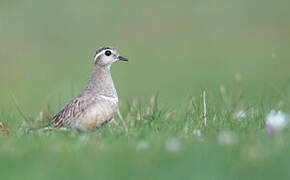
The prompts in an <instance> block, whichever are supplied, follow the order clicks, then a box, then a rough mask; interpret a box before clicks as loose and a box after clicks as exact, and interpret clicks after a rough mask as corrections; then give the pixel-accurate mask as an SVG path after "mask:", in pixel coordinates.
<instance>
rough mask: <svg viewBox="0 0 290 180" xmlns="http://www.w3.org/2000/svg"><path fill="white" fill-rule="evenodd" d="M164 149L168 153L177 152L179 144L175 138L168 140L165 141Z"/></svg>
mask: <svg viewBox="0 0 290 180" xmlns="http://www.w3.org/2000/svg"><path fill="white" fill-rule="evenodd" d="M166 149H167V150H168V151H170V152H178V151H179V150H180V143H179V141H178V140H177V139H176V138H170V139H168V140H167V141H166Z"/></svg>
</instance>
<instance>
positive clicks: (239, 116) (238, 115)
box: [234, 110, 246, 119]
mask: <svg viewBox="0 0 290 180" xmlns="http://www.w3.org/2000/svg"><path fill="white" fill-rule="evenodd" d="M234 117H235V118H236V119H242V118H245V117H246V112H245V111H243V110H240V111H237V112H235V114H234Z"/></svg>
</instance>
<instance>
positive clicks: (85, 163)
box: [0, 89, 290, 179]
mask: <svg viewBox="0 0 290 180" xmlns="http://www.w3.org/2000/svg"><path fill="white" fill-rule="evenodd" d="M237 90H238V89H237ZM204 92H205V91H204ZM204 92H203V93H201V95H200V96H198V97H196V98H194V97H192V98H191V99H189V101H188V102H187V103H184V104H183V105H181V106H179V107H175V108H173V107H169V106H168V105H165V104H164V103H162V102H160V100H158V96H152V97H151V98H150V100H149V101H147V102H138V101H137V100H133V101H128V102H127V103H124V102H122V104H121V111H120V113H119V115H116V118H115V122H112V123H109V124H107V125H106V126H104V127H103V128H101V129H99V130H97V131H95V132H88V133H81V134H80V133H78V132H74V131H68V132H64V131H59V130H52V131H37V130H36V131H27V128H29V127H30V126H31V125H35V124H41V123H42V122H46V121H47V119H46V118H45V115H43V112H41V114H40V116H38V117H35V118H31V119H30V120H29V123H26V124H25V125H24V126H23V127H22V128H21V129H20V130H19V129H18V128H19V126H20V124H14V125H13V124H10V123H9V122H10V121H12V119H8V122H7V124H8V125H10V126H11V129H14V130H13V131H12V132H11V134H10V136H5V135H2V137H1V139H0V152H1V153H0V159H1V163H0V169H1V177H5V179H51V178H54V179H80V178H97V179H177V178H181V179H273V178H278V179H287V178H288V177H289V175H290V174H289V172H288V168H287V167H288V166H289V162H290V161H289V156H288V153H289V150H290V145H289V143H288V138H289V128H288V127H286V128H285V129H283V131H281V132H278V133H274V134H267V133H266V125H265V118H266V115H267V114H268V112H269V110H271V108H272V107H270V106H268V105H269V104H268V103H266V104H251V105H249V104H246V103H245V104H244V103H241V102H242V100H243V98H241V97H239V96H237V98H236V99H235V98H230V97H229V95H228V94H226V93H225V91H224V90H221V94H220V95H219V96H217V97H219V98H220V101H213V99H215V98H216V97H213V96H211V95H210V94H209V93H206V97H207V98H206V99H205V98H204V97H205V96H204V95H205V94H204ZM225 99H227V101H231V103H230V104H228V103H229V102H226V100H225ZM204 100H205V101H204ZM204 102H205V103H206V106H204ZM214 102H219V103H218V104H214ZM281 102H283V104H284V107H285V108H286V109H287V108H289V102H286V101H284V100H281V101H280V100H278V99H277V103H278V104H279V103H281ZM273 104H274V103H273ZM205 107H206V117H207V123H206V124H205V116H204V114H205V113H204V112H205V109H204V108H205ZM282 109H283V108H282ZM238 110H244V111H245V112H246V116H245V117H242V118H237V117H235V115H234V114H235V112H236V111H238ZM44 114H45V113H44ZM13 126H14V127H13ZM9 128H10V127H9ZM17 129H18V130H17ZM196 130H199V131H200V132H201V134H200V135H199V134H197V133H195V132H196Z"/></svg>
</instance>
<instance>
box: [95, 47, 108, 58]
mask: <svg viewBox="0 0 290 180" xmlns="http://www.w3.org/2000/svg"><path fill="white" fill-rule="evenodd" d="M107 50H110V51H112V50H111V49H104V50H102V51H101V52H99V53H98V54H96V55H95V60H96V59H97V58H98V57H99V56H100V55H102V53H103V52H105V51H107Z"/></svg>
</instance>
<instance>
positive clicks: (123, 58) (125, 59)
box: [118, 56, 128, 61]
mask: <svg viewBox="0 0 290 180" xmlns="http://www.w3.org/2000/svg"><path fill="white" fill-rule="evenodd" d="M118 59H119V60H120V61H128V59H127V58H125V57H122V56H118Z"/></svg>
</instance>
